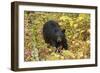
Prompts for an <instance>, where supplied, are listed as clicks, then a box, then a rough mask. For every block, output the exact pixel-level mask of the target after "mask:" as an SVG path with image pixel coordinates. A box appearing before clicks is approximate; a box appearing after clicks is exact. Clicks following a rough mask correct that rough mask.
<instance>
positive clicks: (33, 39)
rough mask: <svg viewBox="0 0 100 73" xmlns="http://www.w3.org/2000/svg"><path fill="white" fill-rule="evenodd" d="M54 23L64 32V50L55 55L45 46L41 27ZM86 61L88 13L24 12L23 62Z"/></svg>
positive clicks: (88, 32)
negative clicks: (65, 44)
mask: <svg viewBox="0 0 100 73" xmlns="http://www.w3.org/2000/svg"><path fill="white" fill-rule="evenodd" d="M48 20H55V21H57V22H58V23H59V25H60V27H61V28H62V29H65V35H66V39H67V40H68V50H64V49H63V50H61V52H60V53H57V52H55V49H56V48H55V47H52V46H50V45H48V44H47V43H45V41H44V39H43V32H42V31H43V25H44V24H45V23H46V22H47V21H48ZM87 58H90V14H85V13H61V12H58V13H57V12H32V11H25V12H24V60H25V61H44V60H45V61H47V60H67V59H87Z"/></svg>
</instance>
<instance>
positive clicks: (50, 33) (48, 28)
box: [43, 20, 68, 52]
mask: <svg viewBox="0 0 100 73" xmlns="http://www.w3.org/2000/svg"><path fill="white" fill-rule="evenodd" d="M64 33H65V30H62V29H61V28H60V26H59V24H58V23H57V22H56V21H53V20H49V21H48V22H46V23H45V24H44V26H43V37H44V40H45V42H46V43H48V44H50V45H51V46H53V47H56V51H57V52H60V51H61V49H63V48H64V49H68V45H67V40H66V38H65V34H64Z"/></svg>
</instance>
